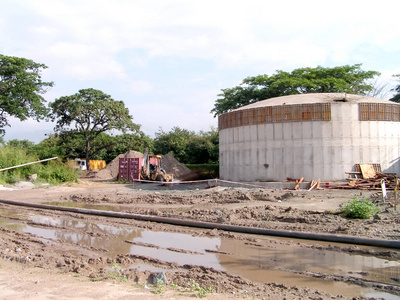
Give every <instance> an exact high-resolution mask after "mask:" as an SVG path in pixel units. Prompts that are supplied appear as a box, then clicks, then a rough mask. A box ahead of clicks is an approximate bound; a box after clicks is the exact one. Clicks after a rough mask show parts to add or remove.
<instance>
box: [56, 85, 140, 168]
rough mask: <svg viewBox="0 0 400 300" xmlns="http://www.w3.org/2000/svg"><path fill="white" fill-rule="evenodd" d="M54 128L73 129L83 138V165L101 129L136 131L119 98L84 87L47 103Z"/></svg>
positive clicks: (88, 158) (102, 130)
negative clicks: (54, 123) (50, 110)
mask: <svg viewBox="0 0 400 300" xmlns="http://www.w3.org/2000/svg"><path fill="white" fill-rule="evenodd" d="M50 107H51V109H52V113H53V118H54V119H57V125H56V127H55V131H56V132H63V131H64V132H65V131H76V132H77V133H79V134H82V135H83V137H84V139H85V144H86V145H85V153H86V165H87V166H88V169H90V164H89V160H90V155H91V143H92V141H93V140H94V139H95V138H96V137H97V136H98V135H99V134H100V133H102V132H106V131H110V130H121V131H123V132H126V131H127V130H131V131H138V130H139V128H140V126H139V125H137V124H135V123H133V122H132V116H130V115H129V110H128V109H127V108H126V107H125V105H124V103H123V102H122V101H116V100H114V99H112V98H111V96H109V95H107V94H105V93H103V92H102V91H99V90H95V89H83V90H80V91H79V92H78V93H76V94H74V95H71V96H64V97H60V98H58V99H56V100H55V101H54V102H52V103H50Z"/></svg>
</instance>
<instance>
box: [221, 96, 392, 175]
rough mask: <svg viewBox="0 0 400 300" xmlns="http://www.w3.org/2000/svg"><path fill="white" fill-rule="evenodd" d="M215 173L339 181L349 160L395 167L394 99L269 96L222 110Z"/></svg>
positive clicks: (350, 166)
mask: <svg viewBox="0 0 400 300" xmlns="http://www.w3.org/2000/svg"><path fill="white" fill-rule="evenodd" d="M218 127H219V134H220V177H221V179H226V180H234V181H281V180H285V179H286V178H288V177H290V178H301V177H304V178H305V179H309V180H311V179H318V178H319V179H321V180H341V179H344V178H345V177H347V176H346V174H345V172H349V171H354V168H355V165H356V164H379V165H380V166H381V169H382V171H383V172H390V173H397V175H399V174H400V162H399V159H400V158H399V156H400V153H399V138H400V104H398V103H394V102H390V101H387V100H382V99H377V98H373V97H366V96H359V95H349V94H347V95H346V94H343V93H319V94H300V95H291V96H283V97H277V98H271V99H267V100H264V101H260V102H257V103H253V104H250V105H247V106H244V107H241V108H239V109H236V110H234V111H231V112H228V113H225V114H222V115H220V116H219V119H218Z"/></svg>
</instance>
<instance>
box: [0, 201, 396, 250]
mask: <svg viewBox="0 0 400 300" xmlns="http://www.w3.org/2000/svg"><path fill="white" fill-rule="evenodd" d="M0 203H3V204H10V205H18V206H26V207H33V208H40V209H50V210H59V211H68V212H74V213H79V214H87V215H96V216H104V217H113V218H124V219H134V220H138V221H149V222H157V223H164V224H170V225H181V226H189V227H196V228H206V229H219V230H224V231H232V232H239V233H249V234H259V235H269V236H279V237H286V238H295V239H307V240H317V241H326V242H335V243H346V244H357V245H365V246H375V247H384V248H395V249H400V241H395V240H382V239H371V238H361V237H354V236H344V235H336V234H323V233H309V232H299V231H287V230H273V229H263V228H255V227H244V226H235V225H224V224H219V223H210V222H200V221H190V220H181V219H172V218H166V217H156V216H146V215H137V214H129V213H121V212H111V211H104V210H95V209H85V208H76V207H64V206H55V205H44V204H35V203H26V202H18V201H11V200H4V199H0Z"/></svg>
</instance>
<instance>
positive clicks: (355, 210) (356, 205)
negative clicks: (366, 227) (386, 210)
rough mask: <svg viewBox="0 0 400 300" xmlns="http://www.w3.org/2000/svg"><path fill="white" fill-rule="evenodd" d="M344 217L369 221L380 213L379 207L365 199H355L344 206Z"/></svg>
mask: <svg viewBox="0 0 400 300" xmlns="http://www.w3.org/2000/svg"><path fill="white" fill-rule="evenodd" d="M343 210H344V213H343V216H345V217H347V218H350V219H368V218H370V217H372V216H373V215H375V214H376V213H378V212H379V207H377V206H376V205H374V204H372V203H371V202H369V201H367V200H366V199H365V198H364V199H361V200H360V199H358V198H357V197H355V198H354V199H353V200H352V201H350V202H349V203H347V204H346V205H345V206H344V209H343Z"/></svg>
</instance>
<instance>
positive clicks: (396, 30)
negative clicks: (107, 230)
mask: <svg viewBox="0 0 400 300" xmlns="http://www.w3.org/2000/svg"><path fill="white" fill-rule="evenodd" d="M399 11H400V1H398V0H390V1H389V0H381V1H378V2H377V1H365V0H364V1H353V0H346V1H320V0H319V1H308V0H302V1H298V0H293V1H289V0H286V1H285V0H280V1H262V0H257V1H255V0H246V1H236V0H212V1H210V0H201V1H199V0H197V1H195V0H185V1H184V0H113V1H111V0H109V1H106V0H88V1H86V0H2V1H1V8H0V53H1V54H3V55H9V56H18V57H25V58H29V59H32V60H34V61H35V62H38V63H44V64H46V65H47V66H48V69H47V70H46V71H45V72H43V78H44V79H45V80H47V81H54V83H55V86H54V87H53V88H52V89H51V90H50V91H49V92H47V93H46V94H45V98H46V100H47V101H53V100H54V99H56V98H58V97H61V96H67V95H72V94H75V93H76V92H78V90H80V89H84V88H95V89H99V90H101V91H103V92H104V93H106V94H109V95H111V96H112V98H114V99H115V100H122V101H124V102H125V105H126V106H127V107H128V108H129V111H130V113H131V115H132V116H133V119H134V122H136V123H138V124H141V126H142V127H141V129H142V130H143V131H144V132H145V133H146V134H147V135H150V136H152V137H153V136H154V133H155V132H157V131H158V130H159V128H160V127H161V128H162V129H163V130H164V131H169V130H170V129H171V128H172V127H173V126H179V127H181V128H185V129H189V130H194V131H196V132H198V131H200V130H204V131H207V130H209V129H210V128H211V127H213V126H214V127H216V125H217V119H215V118H214V117H213V116H212V114H210V110H211V109H212V108H213V105H214V102H215V100H216V99H217V95H218V94H219V92H220V90H221V89H223V88H230V87H233V86H236V85H238V84H240V82H241V81H242V79H244V78H246V77H248V76H256V75H259V74H268V75H272V74H273V73H274V72H275V70H278V69H279V70H284V71H292V70H293V69H295V68H300V67H317V66H318V65H320V66H323V67H334V66H341V65H347V64H350V65H352V64H356V63H362V64H363V67H362V68H363V69H364V70H375V71H379V72H381V73H382V74H383V77H384V78H390V77H391V76H392V75H393V74H399V73H400V25H399V21H398V14H399ZM393 83H394V82H393ZM11 125H12V127H11V128H6V135H5V139H6V140H9V139H28V140H31V141H34V142H39V141H41V140H42V139H44V138H45V134H49V133H51V132H52V129H53V127H54V124H51V123H45V122H41V123H37V122H36V121H25V122H20V121H18V120H13V121H12V123H11Z"/></svg>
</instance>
